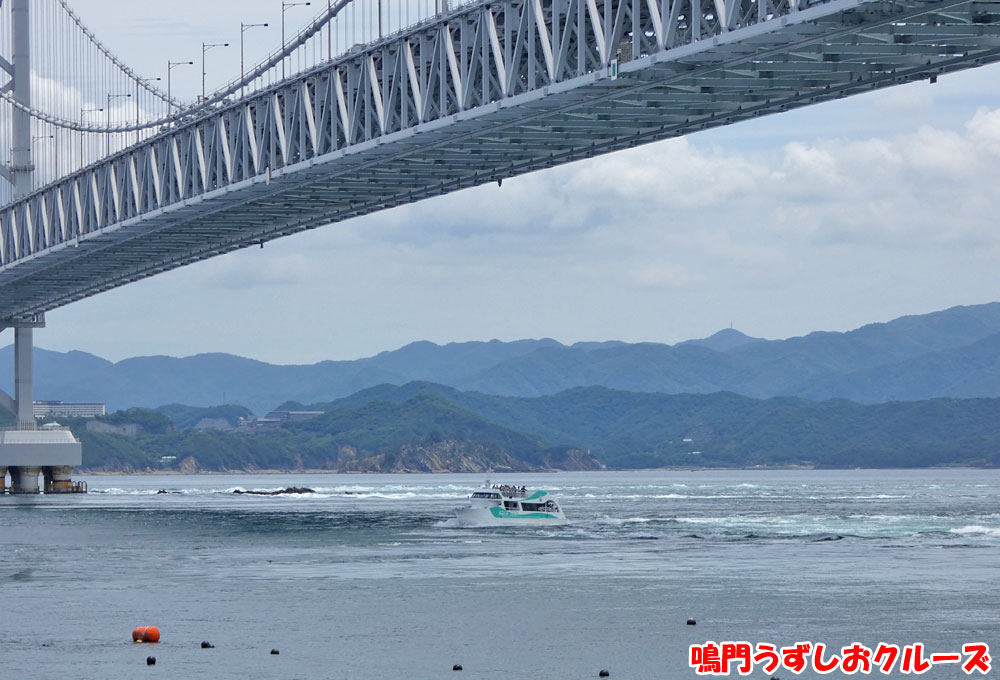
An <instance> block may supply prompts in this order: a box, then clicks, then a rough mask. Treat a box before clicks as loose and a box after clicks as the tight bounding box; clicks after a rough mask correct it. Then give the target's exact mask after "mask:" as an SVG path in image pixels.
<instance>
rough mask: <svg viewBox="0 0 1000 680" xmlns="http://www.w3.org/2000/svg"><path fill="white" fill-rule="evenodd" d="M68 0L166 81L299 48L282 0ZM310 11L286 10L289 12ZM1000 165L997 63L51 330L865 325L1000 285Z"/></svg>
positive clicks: (159, 283)
mask: <svg viewBox="0 0 1000 680" xmlns="http://www.w3.org/2000/svg"><path fill="white" fill-rule="evenodd" d="M324 4H325V3H324ZM72 5H73V6H74V7H75V8H76V10H77V12H78V14H79V15H80V16H81V18H82V19H83V21H84V22H85V23H87V24H88V25H89V26H90V27H91V28H92V29H93V30H94V31H95V32H96V33H97V34H98V36H99V37H100V38H101V39H102V40H103V41H104V42H105V43H106V44H107V45H109V46H110V47H111V48H112V49H113V50H114V51H115V52H116V53H117V54H118V55H119V56H121V57H122V58H123V59H124V60H125V61H126V62H128V63H130V64H132V65H133V66H134V67H135V69H136V70H138V71H139V72H141V73H143V74H144V75H148V76H156V75H161V76H162V75H165V74H164V70H165V64H166V61H167V60H168V59H171V60H183V59H191V60H194V61H196V62H197V61H200V57H201V55H200V50H201V43H202V41H209V42H225V41H229V42H231V43H233V44H234V45H238V40H239V22H240V21H241V20H243V21H246V22H265V21H266V22H269V23H270V24H271V28H268V29H260V34H259V38H260V40H261V42H260V43H259V44H254V45H253V46H251V47H250V49H249V50H248V62H249V61H251V60H252V59H253V58H256V57H259V56H262V55H263V54H264V53H265V52H269V51H271V49H273V48H274V47H276V46H277V44H278V42H279V41H280V38H279V35H280V34H279V29H277V28H276V27H277V26H278V25H279V22H280V7H281V4H280V0H239V1H237V0H212V2H204V1H202V2H194V1H191V0H177V1H174V2H171V3H152V2H109V1H108V0H72ZM313 9H315V8H293V9H292V10H289V14H288V17H289V21H290V28H291V24H292V23H295V24H296V26H295V28H296V29H297V28H298V27H299V25H298V24H299V23H300V22H301V23H304V22H305V21H306V20H307V19H309V18H311V17H312V16H313V14H314V12H313V11H312V10H313ZM293 17H294V18H295V21H294V22H293V21H292V19H293ZM210 56H211V57H212V58H213V59H212V61H210V64H209V69H208V71H209V88H210V89H211V88H212V86H213V85H219V84H221V83H222V82H224V81H228V80H231V79H232V78H233V77H235V76H236V75H237V74H238V68H239V66H238V64H239V52H238V47H236V48H235V49H232V48H231V49H229V50H221V49H220V50H217V51H213V52H212V53H210ZM173 78H174V81H173V89H174V93H175V94H176V93H180V94H182V95H185V96H187V97H189V98H193V97H194V96H195V95H196V94H197V93H198V92H199V91H200V69H199V68H198V67H197V66H195V67H192V68H190V69H183V68H182V69H176V70H175V71H174V74H173ZM998 177H1000V67H998V66H991V67H984V68H981V69H977V70H973V71H968V72H965V73H961V74H955V75H950V76H945V77H943V78H940V79H939V80H938V82H937V84H935V85H931V84H929V83H927V82H921V83H916V84H911V85H907V86H902V87H897V88H893V89H890V90H886V91H883V92H880V93H875V94H870V95H863V96H858V97H854V98H851V99H848V100H843V101H840V102H836V103H830V104H822V105H819V106H815V107H811V108H807V109H804V110H800V111H794V112H790V113H785V114H781V115H777V116H771V117H767V118H764V119H760V120H757V121H753V122H748V123H741V124H738V125H735V126H730V127H728V128H725V129H723V130H716V131H710V132H704V133H698V134H695V135H691V136H689V137H687V138H683V139H678V140H672V141H667V142H661V143H657V144H651V145H647V146H644V147H640V148H638V149H634V150H631V151H625V152H619V153H617V154H612V155H609V156H604V157H601V158H597V159H593V160H588V161H582V162H578V163H574V164H571V165H567V166H563V167H560V168H556V169H553V170H548V171H543V172H536V173H533V174H530V175H526V176H523V177H520V178H517V179H514V180H509V181H505V182H504V183H503V187H502V188H498V187H497V186H496V185H495V184H493V185H489V186H485V187H480V188H476V189H470V190H467V191H462V192H459V193H455V194H452V195H449V196H446V197H442V198H436V199H432V200H428V201H424V202H422V203H418V204H416V205H412V206H407V207H403V208H398V209H395V210H391V211H387V212H384V213H380V214H377V215H373V216H369V217H365V218H360V219H356V220H352V221H349V222H346V223H341V224H337V225H332V226H328V227H323V228H320V229H318V230H315V231H312V232H308V233H305V234H300V235H296V236H292V237H288V238H285V239H281V240H279V241H274V242H271V243H269V244H268V245H267V247H266V248H264V249H260V248H251V249H247V250H244V251H241V252H238V253H234V254H230V255H226V256H223V257H218V258H215V259H213V260H209V261H207V262H202V263H199V264H196V265H191V266H188V267H185V268H183V269H179V270H175V271H173V272H169V273H167V274H162V275H160V276H157V277H154V278H152V279H147V280H145V281H142V282H139V283H135V284H131V285H129V286H126V287H125V288H120V289H117V290H115V291H111V292H108V293H103V294H101V295H99V296H97V297H94V298H91V299H89V300H85V301H81V302H77V303H75V304H73V305H70V306H69V307H66V308H63V309H60V310H57V311H54V312H51V313H50V314H48V327H47V328H45V329H44V330H41V331H38V332H37V333H36V336H35V337H36V343H37V344H38V345H39V346H42V347H46V348H49V349H57V350H70V349H82V350H85V351H88V352H93V353H95V354H98V355H100V356H104V357H107V358H109V359H113V360H118V359H121V358H124V357H128V356H137V355H148V354H167V355H173V356H184V355H189V354H195V353H200V352H211V351H221V352H230V353H234V354H240V355H243V356H249V357H254V358H258V359H262V360H266V361H270V362H275V363H310V362H315V361H320V360H323V359H350V358H357V357H361V356H369V355H372V354H375V353H377V352H379V351H382V350H387V349H394V348H397V347H399V346H401V345H403V344H406V343H408V342H411V341H414V340H421V339H427V340H432V341H434V342H438V343H446V342H452V341H463V340H488V339H491V338H499V339H501V340H514V339H518V338H525V337H552V338H555V339H557V340H560V341H562V342H566V343H571V342H575V341H579V340H607V339H619V340H626V341H630V342H636V341H655V342H667V343H674V342H677V341H680V340H684V339H688V338H693V337H702V336H706V335H709V334H711V333H713V332H715V331H717V330H719V329H721V328H725V327H729V326H730V324H732V325H733V326H734V327H735V328H737V329H739V330H741V331H743V332H745V333H748V334H750V335H755V336H761V337H767V338H783V337H789V336H794V335H800V334H804V333H807V332H810V331H813V330H849V329H852V328H856V327H858V326H861V325H863V324H866V323H870V322H875V321H887V320H890V319H893V318H895V317H898V316H902V315H905V314H920V313H926V312H930V311H934V310H938V309H943V308H946V307H950V306H953V305H965V304H978V303H983V302H990V301H993V300H996V299H1000V295H998V293H997V290H998V288H1000V285H998V284H1000V266H998V256H1000V228H998V218H997V214H998V211H997V200H998V198H1000V190H998V187H997V181H998V180H997V178H998ZM11 338H12V336H11V334H10V331H7V333H6V334H4V335H3V336H0V344H7V343H8V342H10V341H11Z"/></svg>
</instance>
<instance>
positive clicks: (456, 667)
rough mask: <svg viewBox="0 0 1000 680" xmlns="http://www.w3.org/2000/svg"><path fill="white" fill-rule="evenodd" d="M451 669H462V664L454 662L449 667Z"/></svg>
mask: <svg viewBox="0 0 1000 680" xmlns="http://www.w3.org/2000/svg"><path fill="white" fill-rule="evenodd" d="M451 670H453V671H460V670H462V664H460V663H457V664H455V665H454V666H452V667H451Z"/></svg>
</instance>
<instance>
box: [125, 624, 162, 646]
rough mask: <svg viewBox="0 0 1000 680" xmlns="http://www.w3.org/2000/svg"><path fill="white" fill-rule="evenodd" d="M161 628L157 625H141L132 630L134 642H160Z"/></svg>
mask: <svg viewBox="0 0 1000 680" xmlns="http://www.w3.org/2000/svg"><path fill="white" fill-rule="evenodd" d="M159 641H160V629H159V628H157V627H156V626H141V627H139V628H136V629H134V630H133V631H132V642H159Z"/></svg>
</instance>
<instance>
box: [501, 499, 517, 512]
mask: <svg viewBox="0 0 1000 680" xmlns="http://www.w3.org/2000/svg"><path fill="white" fill-rule="evenodd" d="M517 505H518V503H517V501H504V502H503V506H504V507H505V508H507V509H508V510H518V509H519V508H518V507H517Z"/></svg>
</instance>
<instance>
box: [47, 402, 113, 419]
mask: <svg viewBox="0 0 1000 680" xmlns="http://www.w3.org/2000/svg"><path fill="white" fill-rule="evenodd" d="M34 411H35V418H36V419H44V418H96V417H97V416H103V415H106V410H105V408H104V404H101V403H97V402H92V403H91V402H88V403H81V402H69V401H36V402H35V403H34Z"/></svg>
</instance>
